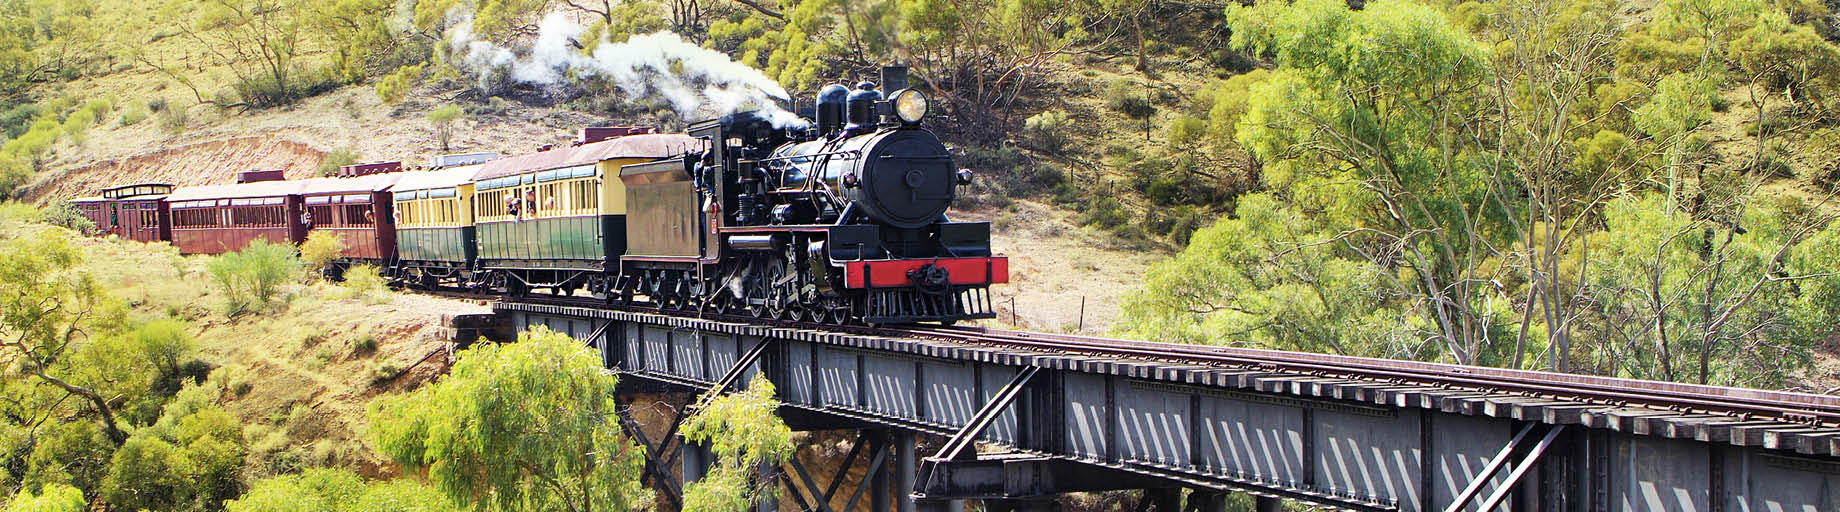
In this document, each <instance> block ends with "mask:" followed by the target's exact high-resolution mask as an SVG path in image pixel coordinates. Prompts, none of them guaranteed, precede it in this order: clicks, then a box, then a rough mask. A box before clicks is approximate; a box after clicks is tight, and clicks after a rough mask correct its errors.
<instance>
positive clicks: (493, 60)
mask: <svg viewBox="0 0 1840 512" xmlns="http://www.w3.org/2000/svg"><path fill="white" fill-rule="evenodd" d="M456 18H457V22H456V23H455V24H454V25H453V28H452V29H450V30H449V31H448V44H449V45H451V47H452V49H453V51H454V55H456V56H458V57H459V60H460V62H461V63H462V64H463V65H464V66H465V67H466V68H467V70H468V71H469V72H471V73H473V74H474V75H475V76H478V77H481V80H483V79H484V77H486V76H488V75H490V74H491V73H492V72H493V71H494V70H498V69H506V70H508V71H509V73H510V77H511V79H512V80H515V81H518V82H522V83H530V84H545V85H547V84H555V83H558V82H561V81H562V77H563V73H564V71H566V70H574V71H575V73H576V74H577V75H581V76H600V77H603V78H606V79H609V80H611V81H613V83H614V84H615V86H617V87H618V88H619V90H620V92H621V93H623V94H624V95H626V97H627V100H628V101H631V100H633V99H638V98H658V99H661V100H664V101H665V102H666V103H669V104H670V105H671V108H672V110H675V111H676V112H677V114H678V116H679V117H681V118H685V119H696V118H697V117H696V116H705V117H714V116H719V115H723V114H729V113H734V112H740V111H743V110H750V109H758V110H760V112H761V113H762V114H764V115H765V116H766V117H767V119H768V120H770V121H772V123H773V125H774V126H776V127H782V128H783V127H790V126H798V125H802V124H804V123H805V121H804V120H802V119H800V118H799V117H798V116H797V115H795V114H793V113H791V112H787V111H786V110H785V109H784V108H782V107H781V105H782V104H783V102H784V101H786V99H787V98H789V96H788V95H787V94H786V89H785V88H783V87H780V86H779V84H778V83H775V82H774V81H773V80H772V79H770V78H767V75H766V74H764V73H761V72H760V71H759V70H756V69H754V68H751V67H748V66H747V65H745V64H742V63H739V62H735V61H733V60H730V59H729V58H728V56H727V55H723V54H722V53H721V52H717V51H714V50H710V49H707V48H703V47H700V46H697V45H694V44H690V43H688V42H685V41H684V40H683V39H681V38H678V37H677V35H676V34H672V33H670V32H663V31H661V32H656V33H652V34H645V35H634V36H631V37H628V38H627V39H626V41H625V42H622V43H614V42H611V41H608V40H605V39H603V40H602V41H601V42H600V44H599V45H596V46H595V48H594V53H593V54H592V55H583V54H582V53H581V51H579V50H578V49H577V48H576V47H575V45H574V42H575V41H577V40H578V39H579V38H580V37H581V34H582V32H583V29H582V27H581V25H577V24H575V22H573V21H570V20H569V19H568V17H567V16H565V15H563V14H561V13H550V14H549V15H548V16H545V17H544V18H543V22H542V23H541V24H539V25H538V30H537V40H536V43H535V44H532V45H531V47H530V48H529V50H528V51H526V52H522V53H523V55H522V56H519V53H520V52H514V51H512V50H511V49H509V48H505V47H501V46H498V45H495V44H492V43H491V42H488V41H481V40H477V39H474V37H473V20H472V15H471V14H458V15H457V16H456Z"/></svg>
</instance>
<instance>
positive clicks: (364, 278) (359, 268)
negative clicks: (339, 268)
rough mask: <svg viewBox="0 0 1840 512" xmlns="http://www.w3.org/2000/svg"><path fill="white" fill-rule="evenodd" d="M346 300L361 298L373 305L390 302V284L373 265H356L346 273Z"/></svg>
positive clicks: (344, 285) (342, 284)
mask: <svg viewBox="0 0 1840 512" xmlns="http://www.w3.org/2000/svg"><path fill="white" fill-rule="evenodd" d="M341 286H343V287H344V288H345V293H344V294H343V295H344V298H359V299H364V300H366V301H369V302H371V303H373V304H382V303H385V302H389V300H390V287H389V283H388V282H387V281H385V280H384V279H383V276H382V275H381V274H378V273H377V267H376V266H373V265H355V266H352V267H351V268H350V269H347V270H346V271H345V282H344V283H341Z"/></svg>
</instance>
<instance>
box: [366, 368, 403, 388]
mask: <svg viewBox="0 0 1840 512" xmlns="http://www.w3.org/2000/svg"><path fill="white" fill-rule="evenodd" d="M398 373H402V368H398V367H397V366H396V365H395V364H393V363H380V364H378V365H377V366H376V367H373V368H371V384H372V385H382V384H383V383H385V382H388V381H389V380H390V379H394V378H396V374H398Z"/></svg>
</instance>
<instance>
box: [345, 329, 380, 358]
mask: <svg viewBox="0 0 1840 512" xmlns="http://www.w3.org/2000/svg"><path fill="white" fill-rule="evenodd" d="M351 353H353V354H356V355H360V356H367V355H371V354H375V353H377V335H375V334H371V333H368V332H367V333H364V334H362V335H360V336H358V340H357V341H353V342H351Z"/></svg>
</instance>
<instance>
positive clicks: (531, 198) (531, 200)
mask: <svg viewBox="0 0 1840 512" xmlns="http://www.w3.org/2000/svg"><path fill="white" fill-rule="evenodd" d="M524 204H526V205H530V215H531V216H533V217H534V216H536V214H537V189H534V188H532V189H527V190H525V191H524Z"/></svg>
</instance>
